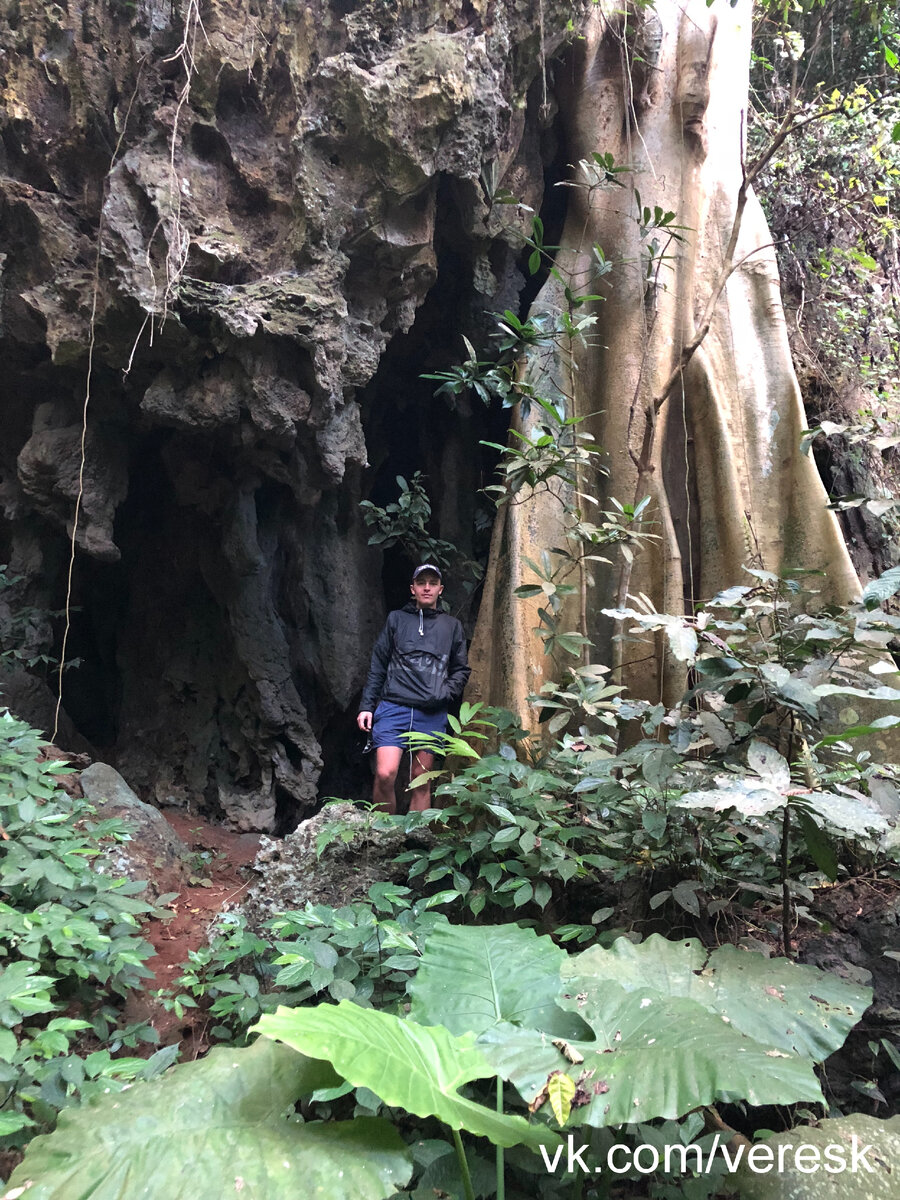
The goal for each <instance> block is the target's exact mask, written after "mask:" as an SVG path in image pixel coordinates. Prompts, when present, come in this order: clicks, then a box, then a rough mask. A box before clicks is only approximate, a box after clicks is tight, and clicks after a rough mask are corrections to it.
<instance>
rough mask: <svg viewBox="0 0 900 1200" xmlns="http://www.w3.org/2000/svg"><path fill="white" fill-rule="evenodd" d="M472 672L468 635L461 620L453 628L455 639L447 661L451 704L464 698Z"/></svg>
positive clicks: (448, 697) (448, 695)
mask: <svg viewBox="0 0 900 1200" xmlns="http://www.w3.org/2000/svg"><path fill="white" fill-rule="evenodd" d="M471 674H472V668H471V667H470V666H469V656H468V654H467V652H466V635H465V634H464V633H463V627H462V625H460V623H459V621H457V622H456V628H455V629H454V630H453V641H452V643H451V645H450V659H449V661H448V663H447V699H448V700H449V702H450V703H451V704H455V703H456V701H457V700H461V699H462V694H463V692H464V691H465V687H466V683H467V682H468V679H469V676H470V675H471Z"/></svg>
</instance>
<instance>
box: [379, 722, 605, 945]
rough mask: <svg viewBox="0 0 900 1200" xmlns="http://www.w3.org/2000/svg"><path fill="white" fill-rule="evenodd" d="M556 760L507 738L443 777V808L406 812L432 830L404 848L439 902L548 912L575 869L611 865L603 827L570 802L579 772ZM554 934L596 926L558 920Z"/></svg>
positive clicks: (476, 912) (576, 933) (406, 860)
mask: <svg viewBox="0 0 900 1200" xmlns="http://www.w3.org/2000/svg"><path fill="white" fill-rule="evenodd" d="M519 733H521V731H519ZM558 765H559V762H558V761H557V762H556V763H554V764H552V765H550V764H548V767H537V766H531V765H529V764H528V763H524V762H520V761H519V760H518V759H517V758H516V753H515V749H514V748H513V746H512V745H511V744H509V743H505V744H502V745H501V747H500V750H499V752H498V753H497V754H490V755H487V756H485V757H484V758H481V759H479V760H477V761H476V762H473V763H471V764H468V765H466V766H465V767H463V768H462V769H461V770H459V771H457V772H456V774H455V775H454V776H453V778H452V779H450V780H449V781H447V782H445V783H442V784H440V785H439V786H438V788H437V789H436V793H435V796H436V799H437V800H438V801H439V802H440V804H441V806H442V807H441V808H440V809H431V810H429V811H427V812H425V813H422V814H414V813H413V814H410V815H409V816H408V817H407V818H405V822H406V824H407V826H408V827H409V828H421V827H422V826H427V827H428V828H429V829H430V831H431V833H432V834H433V837H434V842H433V844H432V845H431V846H429V847H427V848H424V847H423V848H422V849H412V850H407V851H404V852H403V853H402V854H401V855H399V856H398V858H397V861H398V862H400V863H403V864H405V865H406V866H407V869H408V878H409V880H410V882H411V883H415V884H416V885H417V886H424V887H425V888H426V889H429V888H435V887H440V888H441V890H440V891H438V892H437V896H439V897H440V903H442V904H451V903H454V902H458V903H459V905H460V906H461V907H462V908H464V909H465V910H466V911H468V913H470V914H471V915H472V916H473V917H479V916H480V915H481V914H482V913H483V914H485V915H486V916H491V915H494V914H496V913H498V912H506V913H509V912H511V911H517V910H518V911H521V913H522V915H523V916H525V915H526V914H540V913H541V912H543V910H545V909H546V908H547V906H548V904H550V903H551V901H552V900H553V899H554V897H556V898H560V897H561V896H562V895H563V894H564V891H565V887H566V885H567V884H568V883H569V882H570V881H571V880H572V879H573V878H576V877H584V876H586V875H588V874H589V873H593V872H596V871H599V870H600V869H601V868H604V867H610V866H613V865H614V860H613V859H612V858H610V857H609V856H608V855H607V854H606V853H605V850H606V839H605V835H604V831H603V830H602V829H601V828H600V827H598V826H597V825H595V824H594V823H592V822H589V821H582V820H581V818H580V816H579V814H578V813H576V812H575V811H574V810H573V809H572V807H571V806H572V798H573V788H574V787H575V786H576V783H577V780H576V779H574V778H573V777H572V774H571V773H570V772H567V771H564V770H559V769H557V767H558ZM432 899H433V902H434V898H432ZM556 934H557V936H558V937H559V938H560V939H561V940H563V941H565V940H569V939H571V938H577V939H578V940H585V939H587V938H591V937H593V936H594V929H593V926H591V925H580V926H573V927H567V926H561V927H559V928H558V929H557V930H556Z"/></svg>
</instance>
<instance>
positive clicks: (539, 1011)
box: [408, 925, 589, 1037]
mask: <svg viewBox="0 0 900 1200" xmlns="http://www.w3.org/2000/svg"><path fill="white" fill-rule="evenodd" d="M567 957H568V956H567V954H566V952H565V951H564V950H561V949H559V947H558V946H554V944H553V942H552V941H551V940H550V938H548V937H538V936H537V934H536V933H535V932H534V930H533V929H520V928H519V926H518V925H496V926H491V925H480V926H477V927H474V926H470V925H445V926H439V927H438V928H437V929H435V930H434V932H433V933H432V934H431V935H430V936H429V938H428V941H427V942H426V943H425V950H424V952H423V954H422V964H421V966H420V967H419V970H418V972H417V974H416V977H415V979H414V980H412V982H411V983H410V985H409V989H408V990H409V992H410V995H411V996H412V998H413V1000H412V1006H411V1008H410V1014H409V1015H410V1017H411V1018H412V1019H413V1020H414V1021H417V1022H418V1023H419V1024H421V1025H445V1026H446V1027H447V1029H449V1030H450V1032H451V1033H455V1034H460V1033H469V1032H471V1033H474V1034H476V1035H477V1034H481V1033H483V1032H484V1031H485V1030H486V1029H489V1028H490V1027H491V1026H492V1025H496V1024H497V1023H498V1022H500V1021H508V1022H509V1023H510V1024H512V1025H523V1026H526V1027H527V1028H529V1029H541V1030H543V1031H544V1032H545V1033H547V1034H549V1035H550V1036H552V1037H585V1036H588V1035H589V1030H588V1029H587V1026H586V1025H585V1024H584V1022H583V1021H580V1020H579V1019H578V1018H577V1017H573V1015H572V1014H571V1013H567V1012H563V1010H562V1009H561V1008H560V1007H559V1006H558V1005H557V1003H556V997H557V996H558V995H559V978H560V977H559V972H560V967H561V966H562V964H563V963H564V962H565V961H566V959H567Z"/></svg>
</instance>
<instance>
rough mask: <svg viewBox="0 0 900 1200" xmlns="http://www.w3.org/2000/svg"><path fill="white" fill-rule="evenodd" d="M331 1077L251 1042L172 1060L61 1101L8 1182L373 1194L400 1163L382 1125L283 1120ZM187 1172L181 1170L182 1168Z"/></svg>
mask: <svg viewBox="0 0 900 1200" xmlns="http://www.w3.org/2000/svg"><path fill="white" fill-rule="evenodd" d="M334 1082H335V1075H334V1072H333V1071H332V1070H331V1068H330V1067H329V1066H328V1065H327V1064H326V1063H323V1062H319V1061H315V1060H310V1059H306V1058H304V1057H303V1056H302V1055H299V1054H296V1053H295V1052H294V1051H293V1050H289V1049H288V1048H287V1047H285V1046H279V1045H276V1044H275V1043H273V1042H270V1041H269V1040H268V1039H266V1038H260V1039H259V1041H257V1042H256V1043H255V1044H254V1045H252V1046H250V1047H248V1048H247V1049H245V1050H235V1049H231V1048H224V1047H223V1048H221V1049H216V1050H213V1051H211V1053H210V1054H209V1055H208V1056H207V1057H206V1058H205V1059H203V1060H201V1061H199V1062H192V1063H184V1064H182V1065H181V1066H177V1067H174V1068H173V1069H172V1070H171V1071H170V1072H169V1073H168V1074H167V1075H165V1076H164V1077H163V1078H161V1079H158V1080H155V1081H154V1082H152V1083H145V1084H136V1085H135V1086H133V1087H132V1088H131V1089H130V1090H129V1091H127V1092H121V1093H118V1094H116V1095H109V1096H97V1097H92V1098H91V1099H89V1100H88V1101H87V1102H86V1103H84V1104H81V1105H79V1106H77V1107H72V1108H67V1109H65V1110H64V1111H63V1112H62V1113H61V1114H60V1118H59V1124H58V1126H57V1128H56V1130H55V1132H54V1133H52V1134H49V1135H48V1136H46V1137H39V1138H35V1140H34V1141H33V1142H32V1144H31V1146H30V1147H29V1149H28V1152H27V1154H26V1156H25V1160H24V1162H23V1163H22V1164H21V1165H20V1166H19V1167H17V1168H16V1170H15V1171H14V1172H13V1175H12V1177H11V1178H10V1180H9V1186H10V1189H14V1188H15V1187H27V1188H28V1191H27V1193H26V1194H27V1195H28V1197H29V1200H72V1197H75V1196H90V1197H91V1200H122V1197H123V1196H126V1195H127V1196H129V1197H130V1196H141V1197H143V1198H144V1200H172V1198H173V1197H176V1196H184V1195H185V1194H186V1191H185V1187H186V1183H187V1185H188V1191H189V1194H190V1197H191V1200H222V1197H223V1196H231V1195H240V1194H241V1193H242V1192H243V1193H244V1194H245V1195H247V1196H260V1197H262V1196H265V1197H266V1200H282V1198H283V1200H296V1197H297V1196H301V1195H302V1196H316V1197H320V1198H321V1200H350V1198H351V1197H352V1200H361V1198H365V1200H383V1198H384V1197H385V1196H386V1195H389V1194H390V1193H391V1192H392V1191H393V1190H394V1189H395V1188H396V1187H397V1186H402V1185H403V1183H404V1182H405V1181H406V1180H407V1179H408V1177H409V1175H410V1170H411V1164H410V1158H409V1152H408V1150H407V1148H406V1147H405V1146H404V1144H403V1142H402V1140H401V1138H400V1136H399V1134H398V1133H397V1132H396V1130H395V1129H394V1128H393V1126H392V1125H391V1124H390V1123H389V1122H387V1121H383V1120H377V1119H371V1118H360V1119H358V1120H356V1121H342V1122H335V1123H333V1124H320V1123H309V1124H306V1125H304V1124H300V1123H299V1122H294V1121H289V1120H287V1119H286V1113H287V1112H288V1111H289V1110H290V1109H291V1108H292V1107H293V1104H294V1102H295V1101H296V1100H297V1099H298V1098H299V1097H300V1096H302V1095H308V1094H309V1093H310V1092H312V1091H313V1090H314V1088H316V1087H320V1086H326V1085H328V1084H331V1083H334ZM186 1170H187V1171H188V1172H189V1175H188V1176H187V1177H186V1175H185V1171H186Z"/></svg>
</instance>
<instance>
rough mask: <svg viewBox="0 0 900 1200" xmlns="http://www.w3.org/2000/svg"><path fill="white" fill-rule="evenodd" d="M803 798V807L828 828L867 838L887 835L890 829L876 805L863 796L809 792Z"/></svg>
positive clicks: (856, 793)
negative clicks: (816, 814) (812, 810)
mask: <svg viewBox="0 0 900 1200" xmlns="http://www.w3.org/2000/svg"><path fill="white" fill-rule="evenodd" d="M848 790H849V789H848ZM801 798H802V800H803V803H804V804H808V805H809V806H810V807H811V808H814V809H815V810H816V812H817V813H818V814H819V815H820V816H821V817H823V818H824V820H826V821H827V822H828V824H829V825H833V826H834V827H835V828H836V829H841V830H843V831H844V832H845V833H850V834H854V835H855V836H857V837H866V836H870V835H871V834H872V833H873V832H874V833H887V831H888V829H889V828H890V826H889V824H888V822H887V820H886V819H885V817H884V814H883V813H882V812H881V810H880V809H879V808H878V805H877V804H876V803H875V801H874V800H871V799H869V797H868V796H863V795H862V793H861V792H854V793H852V794H851V795H837V794H836V793H834V792H808V793H805V794H804V795H803V796H802V797H801Z"/></svg>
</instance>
